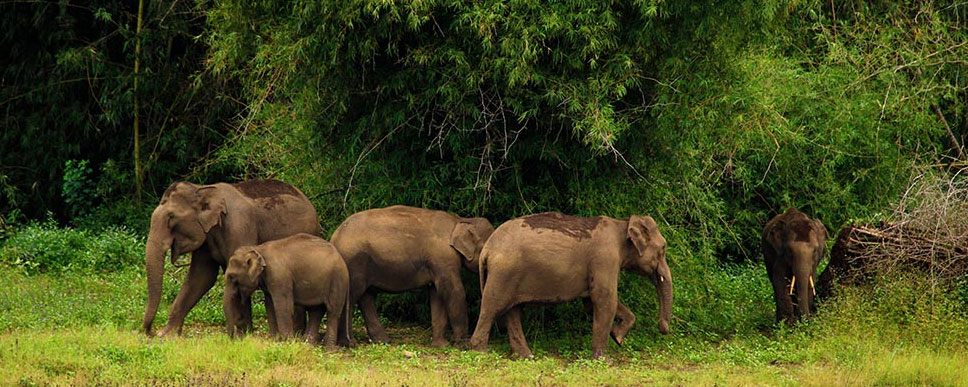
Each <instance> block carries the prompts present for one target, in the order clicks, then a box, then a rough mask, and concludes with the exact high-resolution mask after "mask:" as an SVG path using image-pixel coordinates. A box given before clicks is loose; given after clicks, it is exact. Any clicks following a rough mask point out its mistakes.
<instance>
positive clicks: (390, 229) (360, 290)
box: [332, 206, 494, 346]
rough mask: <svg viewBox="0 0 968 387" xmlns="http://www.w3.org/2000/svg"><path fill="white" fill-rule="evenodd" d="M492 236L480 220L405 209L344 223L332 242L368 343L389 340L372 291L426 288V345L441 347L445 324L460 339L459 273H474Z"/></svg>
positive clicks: (462, 302) (463, 332) (463, 309)
mask: <svg viewBox="0 0 968 387" xmlns="http://www.w3.org/2000/svg"><path fill="white" fill-rule="evenodd" d="M493 231H494V228H493V227H492V226H491V223H490V222H489V221H488V220H487V219H484V218H461V217H457V216H454V215H451V214H448V213H446V212H443V211H434V210H427V209H423V208H414V207H407V206H392V207H387V208H376V209H371V210H366V211H363V212H358V213H356V214H353V215H351V216H350V217H348V218H346V220H344V221H343V223H342V224H341V225H340V226H339V228H337V229H336V231H335V232H333V238H332V241H333V244H334V245H335V246H336V248H337V249H339V251H340V253H342V254H343V258H344V259H345V260H346V266H347V267H348V268H349V270H350V298H349V300H350V302H351V303H359V306H360V309H361V310H362V312H363V320H364V322H365V323H366V331H367V334H369V336H370V339H371V340H373V341H375V342H379V343H386V342H389V340H390V339H389V337H388V336H387V334H386V331H384V329H383V325H381V324H380V321H379V318H378V317H377V314H376V303H375V296H376V294H377V293H378V292H392V293H398V292H404V291H407V290H411V289H416V288H419V287H422V286H427V285H428V284H429V285H433V287H432V288H431V289H430V318H431V324H432V325H433V342H432V345H434V346H445V345H447V340H446V339H445V338H444V332H445V330H446V327H447V322H448V321H450V324H451V328H452V329H453V332H454V339H455V340H458V341H461V340H465V339H466V337H467V300H466V299H465V295H464V285H463V284H461V280H460V268H461V266H466V267H467V268H468V269H470V270H471V271H475V272H476V271H477V257H478V256H479V255H480V251H481V247H482V246H483V245H484V241H486V240H487V237H488V236H490V235H491V232H493ZM350 308H351V309H350V310H352V304H351V306H350ZM340 336H341V337H342V336H343V335H342V334H341V335H340Z"/></svg>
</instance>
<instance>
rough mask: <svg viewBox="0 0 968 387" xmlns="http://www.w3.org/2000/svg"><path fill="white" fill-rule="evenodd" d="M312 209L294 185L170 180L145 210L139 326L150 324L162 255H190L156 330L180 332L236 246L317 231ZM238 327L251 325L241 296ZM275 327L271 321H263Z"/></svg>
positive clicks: (173, 257) (158, 296) (156, 300)
mask: <svg viewBox="0 0 968 387" xmlns="http://www.w3.org/2000/svg"><path fill="white" fill-rule="evenodd" d="M320 231H321V230H320V226H319V221H318V220H317V218H316V210H315V209H314V208H313V205H312V204H311V203H310V202H309V199H307V198H306V196H305V195H303V193H302V192H300V191H299V190H298V189H296V187H293V186H291V185H289V184H286V183H283V182H281V181H278V180H273V179H264V180H248V181H244V182H241V183H237V184H226V183H216V184H212V185H202V186H200V185H195V184H192V183H185V182H176V183H174V184H172V185H171V186H170V187H168V190H166V191H165V193H164V195H162V197H161V203H159V204H158V207H156V208H155V210H154V212H153V213H152V214H151V229H150V231H149V232H148V242H147V243H146V245H145V268H146V270H147V274H148V306H147V308H146V309H145V315H144V320H143V322H142V327H143V329H144V331H145V333H146V334H151V324H152V322H153V321H154V318H155V313H156V312H157V311H158V304H159V302H160V301H161V279H162V274H163V269H164V265H165V253H166V252H167V251H168V250H171V262H172V264H174V263H175V260H176V259H178V257H179V256H181V255H182V254H187V253H191V254H192V258H191V264H190V266H189V268H188V275H187V277H186V278H185V282H184V283H182V287H181V290H179V292H178V296H177V297H176V298H175V302H174V303H173V304H172V305H171V312H170V313H169V314H168V325H167V326H166V327H165V328H164V329H163V330H162V331H161V332H159V335H166V334H169V333H172V332H176V333H179V334H180V333H181V329H182V324H183V323H184V321H185V315H186V314H188V311H189V310H191V309H192V307H194V306H195V304H196V303H197V302H198V300H199V299H200V298H201V297H202V296H203V295H204V294H205V293H206V292H208V290H209V289H211V288H212V285H213V284H215V278H216V277H217V276H218V270H219V267H222V268H224V267H225V265H226V263H227V262H228V259H229V257H231V256H232V254H233V253H235V250H236V249H238V248H239V247H242V246H253V245H258V244H260V243H263V242H267V241H271V240H276V239H281V238H285V237H287V236H290V235H295V234H298V233H307V234H312V235H319V234H320ZM242 313H243V314H244V316H243V320H244V321H245V322H244V324H243V325H245V326H246V327H247V328H248V327H251V324H252V316H251V301H250V300H248V299H247V300H245V309H244V310H243V312H242ZM269 322H270V326H272V327H275V321H274V319H272V318H270V319H269Z"/></svg>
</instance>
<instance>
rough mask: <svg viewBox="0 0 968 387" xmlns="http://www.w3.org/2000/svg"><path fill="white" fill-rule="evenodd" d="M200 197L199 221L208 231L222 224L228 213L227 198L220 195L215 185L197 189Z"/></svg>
mask: <svg viewBox="0 0 968 387" xmlns="http://www.w3.org/2000/svg"><path fill="white" fill-rule="evenodd" d="M195 195H196V196H197V197H198V210H199V211H198V223H199V224H200V225H201V226H202V230H204V231H205V232H206V233H207V232H208V231H209V230H211V229H212V227H215V226H221V225H222V218H223V217H224V216H225V214H226V213H227V211H226V209H225V199H224V198H222V197H221V195H218V188H217V187H216V186H214V185H206V186H203V187H198V189H197V190H195Z"/></svg>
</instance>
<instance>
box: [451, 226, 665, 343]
mask: <svg viewBox="0 0 968 387" xmlns="http://www.w3.org/2000/svg"><path fill="white" fill-rule="evenodd" d="M621 269H626V270H630V271H633V272H636V273H639V274H642V275H645V276H648V277H649V278H651V279H652V282H653V284H655V288H656V291H657V292H658V299H659V331H660V332H662V333H668V332H669V319H670V316H671V308H672V274H671V273H670V271H669V265H668V264H667V263H666V241H665V238H663V237H662V234H660V233H659V228H658V226H657V225H656V223H655V221H654V220H652V218H651V217H648V216H645V217H641V216H632V217H631V218H630V219H629V220H618V219H612V218H609V217H604V216H599V217H594V218H577V217H573V216H567V215H562V214H559V213H552V212H548V213H543V214H537V215H531V216H526V217H523V218H517V219H513V220H510V221H508V222H507V223H504V224H502V225H501V226H500V227H498V228H497V230H495V231H494V233H493V234H492V235H491V237H490V239H488V240H487V243H485V244H484V248H483V250H482V251H481V258H480V277H481V293H482V300H481V314H480V317H479V318H478V320H477V328H476V329H475V330H474V336H473V337H472V338H471V343H470V344H471V347H472V348H474V349H476V350H480V351H483V350H485V349H486V348H487V341H488V336H489V335H490V332H491V325H492V324H493V322H494V319H495V318H496V317H497V316H500V315H502V314H503V315H504V318H505V323H506V325H507V330H508V338H509V339H510V341H511V349H512V350H513V351H514V353H515V354H517V355H518V356H520V357H525V358H527V357H530V356H531V350H530V349H529V348H528V344H527V342H525V339H524V332H523V331H522V329H521V306H522V305H523V304H527V303H556V302H563V301H568V300H573V299H576V298H583V299H590V301H591V303H590V306H591V309H592V314H593V317H592V318H593V321H594V322H593V326H592V356H593V357H595V358H598V357H601V356H602V355H603V354H604V351H605V346H606V344H607V341H608V334H609V332H611V334H612V337H613V338H614V339H615V342H616V343H618V344H621V343H622V340H623V338H624V337H625V334H626V333H627V332H628V330H629V329H630V328H631V327H632V323H633V322H634V321H635V315H633V314H632V312H631V311H629V310H628V308H626V307H625V306H624V305H622V303H620V302H619V301H618V278H619V272H620V270H621ZM616 317H617V318H618V319H619V320H621V321H620V322H619V324H618V325H616V326H613V325H612V322H613V321H614V320H615V318H616Z"/></svg>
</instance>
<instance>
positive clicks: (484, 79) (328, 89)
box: [206, 0, 968, 338]
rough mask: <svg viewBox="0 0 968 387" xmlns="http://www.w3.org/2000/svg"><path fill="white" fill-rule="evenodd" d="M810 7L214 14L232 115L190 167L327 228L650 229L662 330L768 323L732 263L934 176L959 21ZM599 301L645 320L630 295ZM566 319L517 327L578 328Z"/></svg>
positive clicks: (422, 6) (554, 5)
mask: <svg viewBox="0 0 968 387" xmlns="http://www.w3.org/2000/svg"><path fill="white" fill-rule="evenodd" d="M834 6H835V7H836V8H835V9H831V8H830V5H829V4H828V3H827V2H823V1H806V2H801V1H792V2H785V1H744V2H730V3H725V4H720V3H715V4H713V3H712V2H701V3H700V4H695V3H694V2H693V3H683V4H681V3H678V2H659V1H655V2H653V1H616V2H607V3H594V4H593V3H589V2H583V1H566V2H540V1H531V2H515V3H513V4H505V3H503V2H471V3H467V2H447V1H431V2H402V3H392V4H390V3H383V2H372V1H363V0H361V1H353V2H335V1H334V2H313V3H295V4H292V5H291V6H287V7H279V6H277V4H276V3H275V2H272V1H259V2H254V3H253V2H238V1H227V2H222V3H219V4H216V5H215V6H214V7H213V8H212V10H211V11H210V12H209V18H208V20H207V23H208V26H209V28H210V30H209V34H208V35H206V37H207V39H208V40H207V41H208V43H209V45H210V46H211V47H212V51H211V55H210V59H211V61H210V62H209V66H210V68H211V69H212V71H213V73H215V74H219V76H222V77H226V78H228V79H233V80H237V81H238V82H239V84H240V85H241V88H242V95H243V96H244V98H245V100H246V103H247V106H248V110H247V111H246V112H245V114H244V116H243V117H242V118H241V119H240V120H239V121H238V128H239V130H238V131H237V136H235V137H234V138H233V139H231V140H230V141H229V142H228V144H227V146H226V147H223V148H221V149H220V150H219V151H218V152H216V154H215V155H214V159H212V161H211V165H212V166H213V167H216V166H220V168H221V170H234V171H238V172H237V176H239V177H252V176H265V175H269V176H274V177H278V178H281V179H284V180H286V181H289V182H291V183H293V184H296V185H297V186H299V187H300V188H301V189H302V190H303V191H304V192H305V193H306V194H307V195H308V196H309V197H310V199H311V200H312V201H313V203H314V204H315V205H316V208H317V210H318V212H319V213H320V216H321V218H322V219H321V222H322V224H323V226H324V229H326V230H328V231H330V232H331V231H332V230H333V229H335V227H336V226H337V225H338V224H339V223H340V222H341V221H342V219H344V218H345V217H346V216H348V215H349V214H352V213H354V212H356V211H360V210H364V209H367V208H371V207H377V206H384V205H390V204H410V205H417V206H425V207H432V208H439V209H444V210H449V211H452V212H456V213H459V214H462V215H467V216H470V215H475V216H486V217H488V218H489V219H490V220H491V221H493V222H495V224H499V223H501V222H503V221H505V220H507V219H510V218H513V217H516V216H521V215H526V214H530V213H535V212H541V211H561V212H565V213H570V214H573V215H610V216H614V217H627V216H629V215H630V214H649V215H653V216H654V217H656V218H657V219H658V220H659V222H660V224H661V225H662V232H663V234H664V235H665V236H666V238H667V240H668V241H669V246H670V247H669V254H670V256H669V260H670V262H671V265H672V267H673V276H674V278H675V279H676V302H675V304H676V306H675V308H674V310H673V311H674V315H675V316H681V317H677V318H676V320H675V321H674V322H673V329H676V330H679V331H685V332H688V333H689V334H696V335H701V336H703V337H709V338H722V337H729V336H731V335H734V334H738V333H741V332H749V331H750V330H755V329H759V328H760V327H763V326H766V325H769V324H770V320H771V318H770V312H769V310H770V309H771V308H772V306H771V303H770V300H769V291H768V288H767V282H766V280H765V274H764V273H763V270H762V268H761V267H760V266H759V265H758V264H757V263H756V262H759V259H760V258H759V257H760V252H759V238H760V236H759V233H760V229H761V227H762V225H763V224H765V222H766V221H767V220H768V219H769V218H770V217H771V216H772V215H774V214H776V213H779V212H782V211H783V210H785V209H786V207H788V206H795V207H798V208H800V209H801V210H803V211H805V212H807V213H809V214H811V215H813V216H816V217H818V218H820V219H822V220H823V221H824V222H825V224H826V225H827V227H828V229H829V231H830V232H831V234H835V233H836V231H837V229H839V227H840V226H841V225H843V224H844V223H845V222H846V221H847V220H848V219H856V218H876V216H877V214H878V213H880V212H881V211H883V210H885V209H886V208H888V206H889V205H890V202H891V201H893V200H895V199H896V198H897V197H898V195H899V194H900V193H901V190H902V189H903V188H904V187H905V186H906V184H907V183H908V181H909V177H910V174H911V170H912V168H913V167H914V166H915V165H923V164H931V163H938V162H943V161H948V160H951V159H950V157H949V153H951V151H950V149H951V144H950V143H949V141H948V140H947V135H946V133H945V129H944V126H943V124H941V122H940V120H939V118H938V116H937V114H936V109H937V110H939V111H941V112H942V115H943V116H945V117H947V118H946V120H947V121H948V122H949V124H950V125H951V127H952V128H954V130H955V131H956V133H954V134H955V136H956V137H958V138H961V139H962V140H961V141H960V142H961V143H964V141H963V140H964V139H963V137H964V135H965V133H964V131H963V129H959V128H964V127H965V125H964V124H965V122H966V121H965V118H964V116H965V115H964V114H961V113H962V112H963V111H964V109H965V104H966V102H965V101H968V93H966V87H968V68H966V66H965V64H964V60H963V58H965V57H968V46H966V45H965V44H963V42H964V41H966V40H968V35H966V32H965V31H968V29H966V28H964V23H965V21H966V20H968V17H965V12H966V8H968V7H965V6H964V5H952V6H943V5H938V4H934V3H930V2H917V1H915V2H901V3H895V2H888V3H871V4H855V3H849V4H835V5H834ZM835 15H836V16H835ZM952 154H953V153H952ZM730 263H738V264H739V265H732V264H730ZM737 271H738V272H740V273H742V275H741V276H739V277H737V276H736V275H735V273H734V272H737ZM736 278H740V279H736ZM465 286H466V287H467V288H468V289H474V288H476V283H474V281H473V280H472V279H471V280H468V281H467V282H465ZM621 286H622V293H623V300H626V301H627V302H629V303H631V304H633V305H634V307H633V310H634V311H635V312H636V313H639V314H640V315H642V316H643V318H642V321H645V322H648V321H650V319H651V318H654V315H655V310H656V307H655V295H654V294H655V292H654V289H653V288H652V285H651V284H650V283H648V281H645V280H643V279H642V278H639V277H636V276H626V277H625V278H623V282H622V285H621ZM470 293H471V292H470V291H469V296H470ZM471 299H473V298H471ZM425 304H426V298H425V296H424V295H422V294H411V295H401V296H386V297H382V298H381V305H383V306H382V307H383V308H385V309H384V312H387V313H388V315H390V316H398V317H404V318H405V319H407V320H413V319H416V320H417V321H420V322H426V320H425V319H426V313H420V312H421V310H419V309H413V308H412V307H410V306H412V305H420V308H422V307H423V305H425ZM408 307H410V309H408ZM730 308H739V309H740V310H743V311H744V312H743V313H742V316H743V318H741V319H740V318H736V317H735V316H732V315H731V314H730V313H733V312H731V310H732V309H730ZM472 309H473V306H472ZM579 309H580V308H579V307H578V306H577V305H574V304H572V305H565V306H561V307H556V308H548V309H541V310H538V311H534V312H527V313H526V318H527V319H528V322H529V324H540V325H542V326H562V327H571V326H581V327H585V326H586V324H584V322H580V321H577V322H576V320H575V319H574V318H573V317H570V316H573V315H574V312H576V311H578V310H579ZM413 314H416V316H412V315H413ZM472 314H473V310H472ZM420 316H424V317H420ZM649 325H651V324H649ZM582 329H586V328H582ZM542 330H543V329H542ZM650 332H654V331H650ZM652 334H653V333H650V334H649V335H652Z"/></svg>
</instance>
